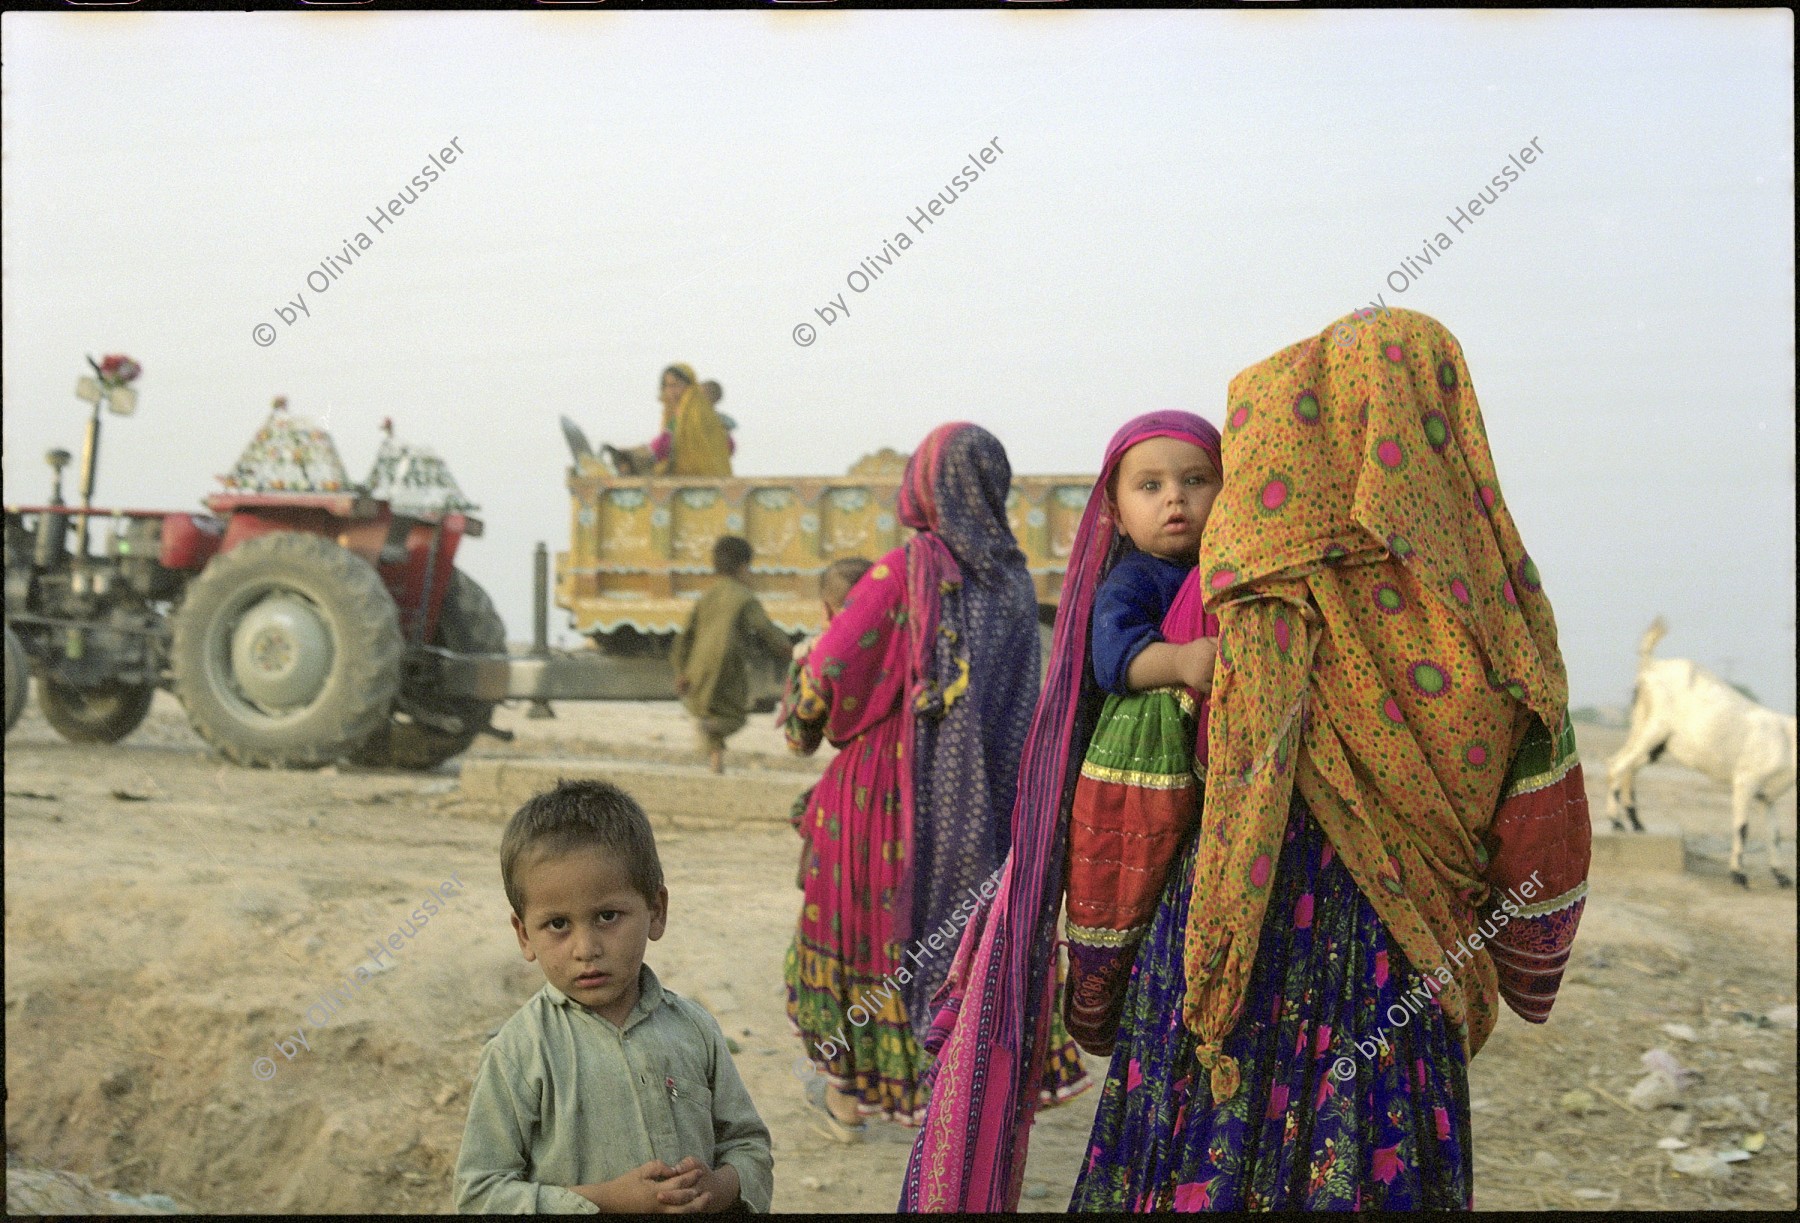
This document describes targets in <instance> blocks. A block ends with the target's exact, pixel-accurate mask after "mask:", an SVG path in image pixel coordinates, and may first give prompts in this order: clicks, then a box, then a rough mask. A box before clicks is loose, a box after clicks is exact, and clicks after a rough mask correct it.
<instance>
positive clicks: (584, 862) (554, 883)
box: [512, 849, 669, 1027]
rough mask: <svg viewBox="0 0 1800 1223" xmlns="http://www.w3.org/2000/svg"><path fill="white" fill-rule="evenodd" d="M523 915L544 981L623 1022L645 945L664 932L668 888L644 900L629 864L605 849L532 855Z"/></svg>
mask: <svg viewBox="0 0 1800 1223" xmlns="http://www.w3.org/2000/svg"><path fill="white" fill-rule="evenodd" d="M519 886H520V888H521V890H522V891H523V893H524V896H525V914H524V917H523V918H522V919H521V917H520V916H519V915H518V914H517V913H515V914H513V919H512V924H513V933H515V934H517V935H518V936H519V950H521V951H523V952H524V953H525V958H526V959H527V960H531V961H533V962H535V963H536V964H537V965H538V966H539V967H540V968H542V969H543V970H544V979H545V980H547V981H549V982H550V984H552V985H554V986H555V987H556V988H557V989H559V990H561V991H562V992H563V993H565V994H567V995H568V996H569V997H571V998H573V999H574V1000H575V1001H577V1002H579V1003H581V1004H582V1005H583V1006H585V1007H587V1008H588V1009H589V1010H592V1011H594V1012H596V1013H597V1014H599V1015H602V1016H604V1017H605V1018H607V1019H610V1020H611V1021H612V1022H613V1023H615V1024H617V1025H619V1026H620V1027H624V1026H625V1020H626V1018H627V1017H629V1016H630V1014H631V1008H632V1007H634V1006H636V1005H637V1000H638V968H639V967H640V966H641V965H642V964H643V962H644V947H645V944H647V943H648V942H649V941H650V940H651V939H654V938H661V937H662V936H663V928H664V924H665V922H666V921H667V919H668V913H669V889H667V888H663V889H661V890H660V891H659V892H658V893H657V896H656V904H655V905H650V904H646V903H645V901H644V898H643V896H642V895H640V894H639V893H638V890H637V889H636V888H634V887H633V886H632V885H631V879H630V877H629V876H628V875H627V874H626V873H625V864H624V863H623V862H621V861H619V859H618V857H617V856H616V855H614V854H612V853H609V852H607V851H606V850H604V849H576V850H571V851H570V852H568V853H564V854H555V855H548V856H536V855H534V856H530V857H528V858H527V859H526V860H525V861H524V862H523V863H522V864H521V867H520V874H519Z"/></svg>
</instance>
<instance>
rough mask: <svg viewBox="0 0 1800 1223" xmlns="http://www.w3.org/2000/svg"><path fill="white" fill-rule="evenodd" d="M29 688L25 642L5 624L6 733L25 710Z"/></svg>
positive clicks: (29, 662)
mask: <svg viewBox="0 0 1800 1223" xmlns="http://www.w3.org/2000/svg"><path fill="white" fill-rule="evenodd" d="M30 689H31V659H30V657H29V656H27V655H26V653H25V643H24V642H22V641H20V640H19V635H18V634H17V633H15V632H13V631H12V625H10V624H9V625H7V626H6V729H7V731H8V733H10V732H11V731H12V728H13V727H14V726H15V725H16V724H17V723H18V721H19V715H20V714H22V713H24V712H25V696H26V694H27V692H29V691H30Z"/></svg>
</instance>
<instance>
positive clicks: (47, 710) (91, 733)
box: [7, 632, 156, 743]
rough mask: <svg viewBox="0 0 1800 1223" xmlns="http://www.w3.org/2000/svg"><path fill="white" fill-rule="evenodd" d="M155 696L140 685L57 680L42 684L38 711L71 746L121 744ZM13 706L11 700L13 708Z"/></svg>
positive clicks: (43, 680) (147, 709)
mask: <svg viewBox="0 0 1800 1223" xmlns="http://www.w3.org/2000/svg"><path fill="white" fill-rule="evenodd" d="M11 635H12V634H11V633H10V632H9V633H8V634H7V636H9V637H10V636H11ZM155 696H156V689H155V688H150V687H145V686H142V685H139V684H120V683H111V684H106V685H104V686H102V687H99V688H76V687H72V686H71V685H69V684H63V683H58V682H57V681H56V680H53V679H39V680H38V709H39V710H40V711H42V713H43V715H44V721H46V722H48V723H50V725H51V726H52V727H53V728H55V730H56V733H57V734H59V735H61V736H62V737H63V738H65V739H67V740H68V741H69V742H70V743H117V742H118V741H119V740H120V739H123V738H124V737H125V736H126V735H129V734H130V733H131V732H132V731H134V730H136V729H137V728H138V726H139V725H140V724H142V722H143V720H144V715H146V714H148V713H149V712H150V702H151V700H153V699H154V698H155ZM10 703H11V698H10V697H9V698H8V704H9V707H10ZM9 716H10V708H9Z"/></svg>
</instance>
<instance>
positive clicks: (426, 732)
mask: <svg viewBox="0 0 1800 1223" xmlns="http://www.w3.org/2000/svg"><path fill="white" fill-rule="evenodd" d="M436 644H438V645H440V646H442V647H443V648H444V649H446V650H454V651H456V652H457V653H458V654H504V653H506V624H505V623H504V622H503V621H502V620H501V619H500V613H499V612H497V611H495V610H494V601H493V600H492V599H490V598H488V594H487V591H485V590H483V589H482V588H481V587H480V586H478V585H477V584H476V583H475V580H474V579H473V578H471V577H469V575H468V574H466V573H464V572H463V571H462V570H460V569H456V570H452V571H451V574H450V589H449V590H447V591H445V592H444V606H443V610H442V611H441V612H439V613H438V631H437V642H436ZM408 695H409V696H412V697H413V699H414V700H416V701H417V703H418V704H419V705H420V706H422V707H423V708H424V709H425V710H426V711H427V712H428V713H433V714H441V715H443V716H445V717H448V718H454V719H455V720H456V721H457V722H458V723H460V729H458V730H454V731H451V730H444V729H441V728H439V727H436V726H430V725H427V724H426V723H424V722H420V721H418V720H416V719H413V718H411V717H409V716H408V715H406V714H405V713H403V712H399V711H396V712H395V713H394V715H393V716H392V717H391V718H389V719H388V722H387V724H386V725H385V726H383V727H382V728H381V729H379V730H377V731H376V732H375V733H374V734H373V735H371V736H369V738H368V740H367V741H366V742H364V744H363V745H362V746H361V747H360V748H358V749H357V750H356V751H354V752H352V753H351V755H350V759H351V760H352V761H354V762H355V763H357V764H362V765H368V766H370V767H373V768H393V769H434V768H436V767H437V766H438V765H440V764H442V763H443V762H444V761H446V760H448V759H450V757H452V756H457V755H460V754H461V753H463V752H466V751H468V750H469V745H470V744H471V743H473V742H475V736H476V735H478V734H480V733H481V731H482V729H483V728H484V727H485V726H487V724H488V719H489V718H491V717H492V716H493V713H494V705H495V704H496V702H494V701H478V700H472V699H466V698H465V699H457V698H450V697H439V698H434V697H432V696H431V695H430V694H429V693H418V694H410V693H409V694H408Z"/></svg>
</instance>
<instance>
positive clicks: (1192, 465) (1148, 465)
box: [1113, 437, 1220, 565]
mask: <svg viewBox="0 0 1800 1223" xmlns="http://www.w3.org/2000/svg"><path fill="white" fill-rule="evenodd" d="M1219 488H1220V480H1219V471H1218V469H1217V468H1216V467H1214V466H1213V461H1212V459H1211V457H1210V456H1208V455H1207V453H1206V451H1204V450H1202V449H1201V448H1200V447H1198V446H1196V445H1194V443H1192V442H1184V441H1182V440H1181V439H1180V438H1176V437H1153V438H1151V439H1150V440H1148V441H1144V442H1139V443H1138V444H1137V445H1135V446H1133V447H1132V448H1131V449H1130V450H1127V451H1126V452H1125V455H1124V457H1123V458H1121V459H1120V460H1119V475H1118V483H1117V485H1116V487H1115V491H1114V495H1113V501H1114V504H1115V506H1116V507H1117V510H1118V518H1119V529H1120V530H1121V531H1122V532H1123V533H1124V534H1126V535H1127V536H1129V537H1130V538H1131V542H1132V543H1134V544H1136V545H1137V548H1138V551H1140V552H1148V553H1150V555H1152V556H1160V557H1162V558H1163V559H1164V560H1171V561H1182V562H1184V563H1186V564H1190V565H1191V564H1193V563H1194V562H1195V561H1196V560H1197V559H1199V556H1200V532H1201V530H1202V529H1204V528H1205V526H1206V518H1207V515H1208V514H1210V513H1212V506H1213V502H1214V501H1215V500H1216V499H1217V498H1218V496H1219Z"/></svg>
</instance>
